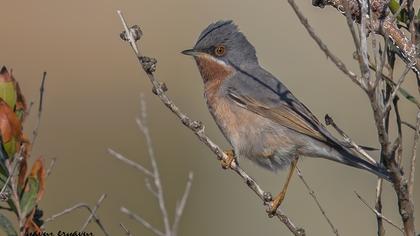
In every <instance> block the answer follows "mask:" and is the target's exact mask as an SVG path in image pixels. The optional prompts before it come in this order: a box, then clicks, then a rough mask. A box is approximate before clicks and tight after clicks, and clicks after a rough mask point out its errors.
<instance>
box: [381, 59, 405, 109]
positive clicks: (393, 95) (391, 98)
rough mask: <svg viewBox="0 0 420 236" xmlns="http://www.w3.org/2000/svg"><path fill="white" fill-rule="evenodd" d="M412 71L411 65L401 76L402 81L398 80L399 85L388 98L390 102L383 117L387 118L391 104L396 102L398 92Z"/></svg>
mask: <svg viewBox="0 0 420 236" xmlns="http://www.w3.org/2000/svg"><path fill="white" fill-rule="evenodd" d="M410 69H411V65H408V66H407V67H406V68H405V70H404V72H403V73H402V74H401V77H400V79H399V80H398V82H397V84H396V85H395V87H394V90H393V91H392V93H391V96H390V97H389V98H388V102H387V103H386V105H385V107H384V114H383V116H384V117H385V115H386V114H387V113H388V112H389V111H390V110H391V104H392V101H393V100H394V98H395V96H397V92H398V91H399V89H400V87H401V85H402V83H403V82H404V80H405V78H406V77H407V74H408V72H409V71H410Z"/></svg>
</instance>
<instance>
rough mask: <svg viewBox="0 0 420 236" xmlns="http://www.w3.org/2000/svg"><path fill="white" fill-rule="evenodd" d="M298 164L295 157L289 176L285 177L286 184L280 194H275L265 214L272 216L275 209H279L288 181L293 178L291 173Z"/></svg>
mask: <svg viewBox="0 0 420 236" xmlns="http://www.w3.org/2000/svg"><path fill="white" fill-rule="evenodd" d="M297 162H298V158H297V157H296V158H295V159H294V160H293V161H292V163H291V164H290V169H289V174H288V175H287V179H286V182H285V183H284V185H283V189H282V190H281V192H280V193H279V194H277V196H276V197H275V198H274V199H273V201H272V202H271V204H270V208H269V209H268V210H267V212H268V213H269V214H270V215H274V214H275V213H276V211H277V208H279V206H280V205H281V203H282V202H283V200H284V197H285V196H286V192H287V187H288V186H289V183H290V180H291V179H292V176H293V172H294V171H295V169H296V165H297Z"/></svg>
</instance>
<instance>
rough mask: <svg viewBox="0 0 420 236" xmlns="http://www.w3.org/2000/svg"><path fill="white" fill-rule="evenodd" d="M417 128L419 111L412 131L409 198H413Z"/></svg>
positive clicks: (418, 128)
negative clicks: (414, 128)
mask: <svg viewBox="0 0 420 236" xmlns="http://www.w3.org/2000/svg"><path fill="white" fill-rule="evenodd" d="M419 130H420V112H419V113H417V122H416V130H415V131H414V138H413V148H412V149H411V161H410V174H409V175H408V176H409V177H408V193H409V195H410V199H414V198H413V197H414V196H413V193H414V175H415V172H416V156H417V143H418V141H419Z"/></svg>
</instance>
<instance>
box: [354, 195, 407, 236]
mask: <svg viewBox="0 0 420 236" xmlns="http://www.w3.org/2000/svg"><path fill="white" fill-rule="evenodd" d="M354 193H355V194H356V196H357V197H358V198H359V199H360V201H362V202H363V204H365V205H366V206H367V207H368V208H369V209H370V210H371V211H372V212H373V213H375V215H376V216H377V217H380V218H381V219H383V220H385V221H386V222H387V223H388V224H390V225H392V226H394V228H396V229H398V231H400V232H401V233H404V230H403V229H402V228H401V227H400V226H398V225H396V224H395V223H394V222H392V221H391V220H390V219H388V218H386V217H385V216H384V215H383V214H382V213H380V212H378V211H377V210H376V209H375V208H373V207H371V206H369V204H368V203H367V202H366V200H365V199H363V198H362V196H360V194H358V193H357V192H356V191H354Z"/></svg>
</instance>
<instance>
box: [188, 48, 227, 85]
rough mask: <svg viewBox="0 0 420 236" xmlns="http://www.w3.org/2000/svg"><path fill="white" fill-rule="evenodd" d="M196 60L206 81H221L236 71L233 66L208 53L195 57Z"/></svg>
mask: <svg viewBox="0 0 420 236" xmlns="http://www.w3.org/2000/svg"><path fill="white" fill-rule="evenodd" d="M195 60H196V62H197V66H198V69H199V71H200V73H201V77H202V78H203V81H204V83H208V82H216V81H218V82H221V81H223V80H225V79H227V78H229V77H230V76H231V74H232V73H233V72H234V69H233V67H231V66H229V65H228V64H226V63H225V62H223V61H221V60H218V59H215V58H213V57H212V56H209V55H206V54H203V55H200V56H197V57H195Z"/></svg>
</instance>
